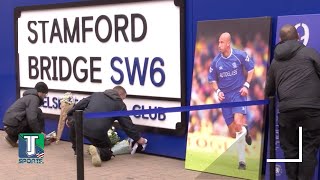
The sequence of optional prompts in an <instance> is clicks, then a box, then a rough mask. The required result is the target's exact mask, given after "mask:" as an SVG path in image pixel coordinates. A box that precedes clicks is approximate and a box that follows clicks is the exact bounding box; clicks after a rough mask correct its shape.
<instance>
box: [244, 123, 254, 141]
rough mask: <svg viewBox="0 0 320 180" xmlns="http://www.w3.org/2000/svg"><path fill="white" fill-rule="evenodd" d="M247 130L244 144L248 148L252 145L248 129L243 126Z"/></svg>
mask: <svg viewBox="0 0 320 180" xmlns="http://www.w3.org/2000/svg"><path fill="white" fill-rule="evenodd" d="M244 127H245V128H246V130H247V134H246V143H247V144H248V145H249V146H250V145H251V144H252V139H251V136H250V133H249V128H248V126H244Z"/></svg>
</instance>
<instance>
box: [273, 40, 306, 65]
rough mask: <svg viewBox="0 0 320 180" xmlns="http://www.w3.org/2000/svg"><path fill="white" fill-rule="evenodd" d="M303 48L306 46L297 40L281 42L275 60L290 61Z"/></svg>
mask: <svg viewBox="0 0 320 180" xmlns="http://www.w3.org/2000/svg"><path fill="white" fill-rule="evenodd" d="M303 47H305V46H304V45H303V44H302V43H300V42H298V41H296V40H289V41H284V42H281V43H279V44H278V45H277V46H276V48H275V50H274V58H275V59H276V60H280V61H284V60H289V59H291V58H292V57H294V56H295V55H296V53H297V52H298V51H299V50H300V49H302V48H303Z"/></svg>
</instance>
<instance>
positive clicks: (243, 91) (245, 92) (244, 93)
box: [239, 87, 248, 96]
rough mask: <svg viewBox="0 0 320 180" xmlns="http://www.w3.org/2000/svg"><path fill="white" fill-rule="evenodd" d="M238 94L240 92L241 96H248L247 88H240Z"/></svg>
mask: <svg viewBox="0 0 320 180" xmlns="http://www.w3.org/2000/svg"><path fill="white" fill-rule="evenodd" d="M239 92H240V94H241V96H247V95H248V88H246V87H242V88H241V89H240V91H239Z"/></svg>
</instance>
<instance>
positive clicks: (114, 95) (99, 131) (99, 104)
mask: <svg viewBox="0 0 320 180" xmlns="http://www.w3.org/2000/svg"><path fill="white" fill-rule="evenodd" d="M126 96H127V93H126V90H125V89H124V88H123V87H121V86H116V87H114V88H113V89H108V90H105V91H104V92H95V93H93V94H92V95H90V96H88V97H86V98H84V99H82V100H81V101H79V102H78V103H77V104H76V105H75V106H74V107H73V108H72V109H71V110H70V111H69V112H68V119H67V121H66V123H67V126H69V127H70V140H71V143H72V148H73V150H74V151H75V152H76V133H75V123H74V121H75V120H74V118H73V117H72V115H73V113H74V112H75V111H76V110H83V112H84V113H91V112H111V111H126V110H127V107H126V105H125V103H124V102H123V99H125V98H126ZM115 120H117V121H118V122H119V124H120V126H121V127H122V129H123V130H124V131H125V133H126V134H127V135H128V136H129V137H130V138H132V139H133V140H134V141H136V142H138V143H139V144H141V145H143V144H145V143H146V140H145V139H144V138H143V137H141V135H140V133H139V131H138V130H137V128H136V126H135V125H134V124H133V123H132V120H131V118H130V117H129V116H119V117H106V118H97V119H86V118H84V119H83V135H84V137H85V138H86V139H88V140H89V141H90V142H91V143H92V145H91V146H89V154H90V155H91V156H92V164H93V165H94V166H101V161H108V160H110V159H111V157H112V151H111V147H112V145H111V141H110V139H109V138H108V130H109V129H110V128H111V127H112V124H113V122H114V121H115Z"/></svg>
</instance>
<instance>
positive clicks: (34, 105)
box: [3, 82, 48, 147]
mask: <svg viewBox="0 0 320 180" xmlns="http://www.w3.org/2000/svg"><path fill="white" fill-rule="evenodd" d="M47 93H48V86H47V85H46V84H45V83H44V82H38V83H37V84H36V86H35V87H34V89H29V90H26V91H25V92H24V93H23V96H22V97H21V98H19V99H18V100H17V101H16V102H14V103H13V104H12V105H11V106H10V107H9V109H8V110H7V111H6V113H5V114H4V117H3V124H4V130H5V132H6V133H7V136H5V140H6V142H7V143H8V144H10V145H11V146H12V147H17V146H18V144H17V141H18V137H19V134H20V133H43V134H44V135H45V133H44V127H45V124H44V118H43V116H42V111H41V109H40V108H39V107H40V106H41V105H42V104H43V99H44V98H45V97H46V95H47Z"/></svg>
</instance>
